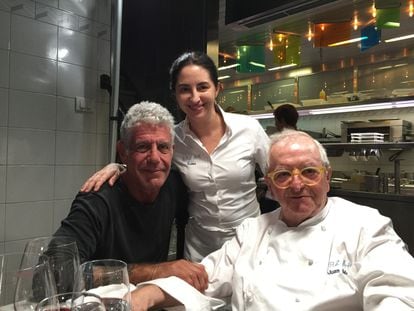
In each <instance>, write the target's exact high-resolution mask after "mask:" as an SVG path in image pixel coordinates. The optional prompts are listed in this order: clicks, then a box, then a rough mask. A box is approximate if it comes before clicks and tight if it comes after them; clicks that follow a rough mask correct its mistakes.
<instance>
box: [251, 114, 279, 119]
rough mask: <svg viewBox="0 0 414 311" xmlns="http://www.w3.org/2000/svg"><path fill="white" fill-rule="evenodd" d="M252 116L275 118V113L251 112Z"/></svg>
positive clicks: (256, 117)
mask: <svg viewBox="0 0 414 311" xmlns="http://www.w3.org/2000/svg"><path fill="white" fill-rule="evenodd" d="M250 116H252V117H253V118H255V119H257V120H260V119H269V118H274V115H273V113H261V114H251V115H250Z"/></svg>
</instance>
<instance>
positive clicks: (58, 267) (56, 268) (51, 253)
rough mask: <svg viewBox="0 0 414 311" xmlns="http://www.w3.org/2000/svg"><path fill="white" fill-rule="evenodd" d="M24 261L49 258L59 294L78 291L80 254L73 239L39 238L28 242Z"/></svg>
mask: <svg viewBox="0 0 414 311" xmlns="http://www.w3.org/2000/svg"><path fill="white" fill-rule="evenodd" d="M24 253H25V256H24V258H23V261H31V262H33V261H34V260H36V258H37V257H38V256H47V257H48V259H49V264H50V267H51V269H52V272H53V275H54V277H55V282H56V288H57V292H58V293H65V292H72V291H76V290H77V288H74V286H75V287H76V284H77V283H76V282H77V280H78V279H79V266H80V260H79V253H78V248H77V245H76V241H75V240H74V239H73V238H71V237H64V236H52V237H39V238H35V239H32V240H30V241H28V242H27V244H26V247H25V250H24Z"/></svg>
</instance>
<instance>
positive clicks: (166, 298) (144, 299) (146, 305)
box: [131, 285, 179, 311]
mask: <svg viewBox="0 0 414 311" xmlns="http://www.w3.org/2000/svg"><path fill="white" fill-rule="evenodd" d="M174 305H179V302H178V301H177V300H175V299H174V298H172V297H171V296H170V295H168V294H167V293H165V292H164V291H163V290H162V289H161V288H159V287H158V286H156V285H145V286H143V287H141V288H138V289H136V290H134V291H132V292H131V309H132V310H134V311H146V310H148V309H151V308H152V307H157V309H158V308H160V307H168V306H174Z"/></svg>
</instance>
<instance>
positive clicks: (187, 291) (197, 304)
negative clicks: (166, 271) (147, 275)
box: [137, 276, 226, 311]
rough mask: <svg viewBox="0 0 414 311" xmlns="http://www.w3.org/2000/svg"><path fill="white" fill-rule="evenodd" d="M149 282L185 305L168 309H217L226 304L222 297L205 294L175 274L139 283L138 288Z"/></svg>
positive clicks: (204, 310) (203, 310)
mask: <svg viewBox="0 0 414 311" xmlns="http://www.w3.org/2000/svg"><path fill="white" fill-rule="evenodd" d="M147 284H154V285H157V286H158V287H160V288H161V289H162V290H163V291H165V292H166V293H168V294H169V295H170V296H172V297H174V298H175V299H176V300H178V301H179V302H181V303H182V304H183V305H184V307H183V306H181V307H174V308H168V310H174V311H176V310H186V311H211V310H217V309H219V308H221V307H223V306H225V304H226V303H225V301H223V300H221V299H217V298H212V297H208V296H206V295H203V294H202V293H200V292H199V291H198V290H196V289H195V288H194V287H193V286H191V285H190V284H188V283H187V282H185V281H183V280H182V279H180V278H178V277H175V276H170V277H168V278H164V279H156V280H152V281H148V282H143V283H139V284H137V288H139V287H142V286H144V285H147Z"/></svg>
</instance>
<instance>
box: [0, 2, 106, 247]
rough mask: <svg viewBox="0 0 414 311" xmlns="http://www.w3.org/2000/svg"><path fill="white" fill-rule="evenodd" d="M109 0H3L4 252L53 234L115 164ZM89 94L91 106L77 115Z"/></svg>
mask: <svg viewBox="0 0 414 311" xmlns="http://www.w3.org/2000/svg"><path fill="white" fill-rule="evenodd" d="M110 10H111V1H110V0H37V1H32V0H0V252H2V251H6V252H9V251H15V250H18V249H20V248H21V247H22V245H23V244H24V243H25V241H26V240H27V239H30V238H33V237H36V236H41V235H50V234H51V233H53V232H54V230H55V229H56V227H57V226H58V225H59V223H60V220H61V219H62V218H63V217H64V216H65V215H66V214H67V212H68V209H69V207H70V203H71V201H72V199H73V197H74V196H75V194H76V193H77V191H78V189H79V187H80V185H81V184H82V181H84V180H85V179H86V178H87V176H89V175H90V174H91V173H92V172H94V171H95V170H96V169H97V168H99V167H101V166H103V165H104V164H105V163H107V161H108V156H107V155H108V132H109V127H108V116H109V96H108V94H107V91H105V90H101V89H100V88H99V77H100V75H101V74H103V73H105V74H109V73H110V32H111V18H110V16H111V12H110ZM75 97H84V98H85V99H86V100H87V102H88V103H89V104H90V105H91V108H92V109H91V112H76V111H75Z"/></svg>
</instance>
